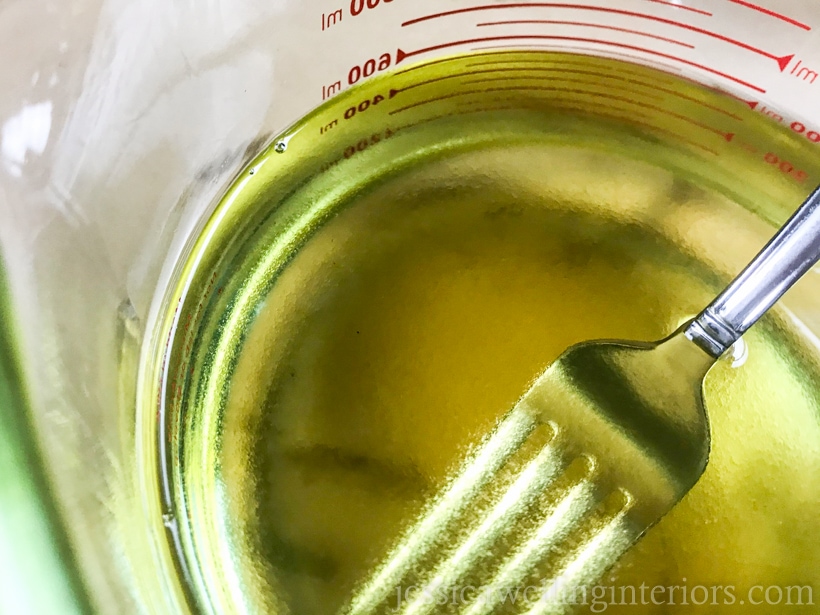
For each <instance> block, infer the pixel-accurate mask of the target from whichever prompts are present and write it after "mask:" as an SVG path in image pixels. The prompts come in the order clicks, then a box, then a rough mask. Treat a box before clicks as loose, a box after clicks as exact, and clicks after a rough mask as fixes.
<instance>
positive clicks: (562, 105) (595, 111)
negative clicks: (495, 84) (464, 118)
mask: <svg viewBox="0 0 820 615" xmlns="http://www.w3.org/2000/svg"><path fill="white" fill-rule="evenodd" d="M497 102H505V101H504V99H498V100H497ZM550 102H557V103H559V104H558V105H555V106H556V107H557V108H558V109H561V110H570V111H581V112H583V113H587V114H590V115H592V116H594V117H601V118H605V119H612V120H618V121H621V122H626V123H628V124H632V125H634V126H640V127H642V128H648V129H650V130H653V131H655V132H659V133H662V134H666V135H669V136H670V137H673V138H675V139H677V140H678V141H681V142H682V143H686V144H687V145H691V146H692V147H696V148H698V149H702V150H703V151H705V152H707V153H709V154H713V155H715V156H720V154H719V153H718V152H716V151H715V150H713V149H712V148H710V147H707V146H706V145H703V144H702V143H698V142H696V141H691V140H690V139H687V138H686V137H683V136H681V135H679V134H678V133H676V132H672V131H671V130H666V129H665V128H661V127H659V126H655V125H654V124H650V123H648V122H641V121H638V120H636V119H635V117H636V116H637V117H641V118H644V119H649V118H648V117H646V116H645V115H643V114H641V113H635V112H632V111H630V112H629V113H631V115H629V116H624V115H615V114H612V113H601V111H600V110H601V108H602V107H600V106H596V107H595V108H589V107H583V106H580V105H571V104H567V103H569V102H572V103H577V101H568V100H565V99H560V98H558V99H553V100H551V101H550ZM603 108H606V109H610V110H614V111H626V110H625V109H619V108H618V107H614V106H613V107H603ZM518 109H530V110H533V111H543V110H544V108H543V107H535V106H530V105H516V106H512V107H485V108H482V109H474V110H472V111H464V112H462V113H465V114H466V113H486V112H489V111H515V110H518ZM452 115H457V113H448V114H447V115H444V116H439V118H434V119H440V118H442V117H450V116H452ZM427 121H432V119H430V120H422V121H421V122H417V123H416V124H410V126H415V125H417V124H422V123H424V122H427Z"/></svg>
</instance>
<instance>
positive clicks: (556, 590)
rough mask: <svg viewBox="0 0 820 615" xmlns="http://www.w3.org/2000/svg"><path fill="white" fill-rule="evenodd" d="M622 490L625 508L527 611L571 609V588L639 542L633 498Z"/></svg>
mask: <svg viewBox="0 0 820 615" xmlns="http://www.w3.org/2000/svg"><path fill="white" fill-rule="evenodd" d="M621 494H622V495H623V496H624V501H625V502H624V505H623V508H621V510H620V511H618V513H617V514H616V515H615V516H614V518H613V519H611V520H610V521H609V522H608V523H607V524H606V525H605V526H604V527H602V528H601V529H599V530H598V531H597V532H595V534H594V535H593V536H592V537H591V538H590V539H589V540H588V541H587V542H586V543H585V544H584V545H583V547H581V549H580V550H579V551H577V552H576V554H575V556H574V557H572V558H571V560H570V561H569V562H567V563H566V564H565V565H564V569H563V570H562V571H561V573H559V575H558V576H557V577H555V578H554V579H553V580H552V582H551V583H550V584H549V585H547V586H546V587H545V588H544V591H543V593H542V595H541V598H540V599H539V600H538V602H536V603H535V605H534V606H533V607H532V608H531V609H530V610H528V611H527V612H526V614H525V615H564V614H565V613H567V612H569V611H570V610H571V609H572V607H573V606H574V604H572V603H568V601H567V600H566V594H567V588H568V589H569V590H574V589H575V588H579V587H586V586H587V585H589V584H590V583H594V582H595V580H596V579H598V578H600V577H601V576H603V574H604V573H605V572H606V571H607V569H609V567H610V566H612V564H614V563H615V562H616V561H617V560H618V559H619V558H620V557H621V555H623V554H624V553H625V552H626V550H627V549H629V547H630V546H631V545H632V544H633V543H634V542H635V540H636V539H637V538H638V536H639V535H640V531H639V530H638V529H637V528H636V526H634V525H633V524H632V523H631V522H630V520H629V518H628V517H627V512H628V511H629V508H630V507H631V505H632V499H631V497H630V496H629V494H627V493H626V492H625V491H623V490H621Z"/></svg>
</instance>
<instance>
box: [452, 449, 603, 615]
mask: <svg viewBox="0 0 820 615" xmlns="http://www.w3.org/2000/svg"><path fill="white" fill-rule="evenodd" d="M593 472H594V462H593V461H592V460H591V459H588V471H587V476H586V478H584V479H582V480H581V481H580V482H578V483H577V484H575V485H574V486H573V487H572V488H570V489H569V490H568V492H567V494H566V495H565V496H564V498H563V499H561V500H560V501H559V502H557V504H556V505H555V507H554V508H553V510H552V511H551V512H550V514H549V515H548V516H547V518H546V519H545V520H544V521H543V522H542V523H541V524H540V525H539V526H538V527H537V528H536V529H535V531H534V532H532V534H531V535H530V536H529V537H528V538H527V539H526V540H525V542H524V544H522V545H521V547H520V548H519V549H518V550H517V551H516V552H515V553H513V554H512V555H511V556H510V557H509V558H507V560H506V561H505V562H504V563H502V564H501V567H500V569H499V570H498V572H497V573H496V574H495V576H494V577H493V579H492V581H490V583H488V584H487V585H486V586H485V587H484V589H483V591H482V592H481V594H480V595H479V596H478V598H477V599H476V600H474V601H473V602H472V603H471V604H470V605H469V606H468V607H467V609H466V610H465V611H464V615H488V614H489V613H493V612H494V610H495V608H496V607H497V606H498V605H499V603H500V602H501V601H502V600H503V592H504V591H505V590H507V589H510V588H513V587H517V586H520V585H521V583H522V582H523V581H524V579H526V577H527V576H528V575H529V574H530V573H531V572H532V569H533V566H534V565H535V564H536V563H538V562H539V561H541V560H542V559H543V558H544V556H545V555H546V554H547V553H548V552H549V551H551V550H552V549H553V548H554V547H555V546H556V545H558V544H559V543H560V542H561V541H562V540H563V539H564V538H565V537H566V536H567V534H569V533H570V532H571V531H572V530H573V529H574V528H575V527H576V526H577V525H578V524H580V523H581V521H582V520H583V519H584V517H585V516H586V515H587V514H588V513H589V512H590V511H591V510H592V509H593V508H594V507H595V505H596V503H597V499H596V497H595V485H594V483H593V482H592V480H591V477H590V475H591V474H592V473H593Z"/></svg>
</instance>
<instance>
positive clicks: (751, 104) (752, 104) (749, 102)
mask: <svg viewBox="0 0 820 615" xmlns="http://www.w3.org/2000/svg"><path fill="white" fill-rule="evenodd" d="M743 102H745V103H746V104H747V105H749V109H751V110H752V111H754V110H755V109H757V104H758V103H757V101H756V100H744V101H743Z"/></svg>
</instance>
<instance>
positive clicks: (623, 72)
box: [467, 45, 672, 84]
mask: <svg viewBox="0 0 820 615" xmlns="http://www.w3.org/2000/svg"><path fill="white" fill-rule="evenodd" d="M511 46H512V45H511ZM525 47H527V46H526V45H525ZM567 49H571V48H570V47H562V48H561V51H566V50H567ZM585 51H589V50H585ZM510 53H513V54H520V53H521V52H520V51H498V52H495V53H492V54H475V55H494V56H500V55H506V54H510ZM536 53H544V54H546V53H548V52H543V51H539V52H536ZM555 53H556V54H558V55H569V54H564V53H561V52H555ZM613 55H618V54H613ZM626 57H631V58H632V59H633V60H634V58H633V57H632V56H626ZM541 63H542V61H541V60H528V59H526V58H524V59H519V60H498V61H496V62H478V63H475V64H467V66H470V67H479V68H484V67H487V66H504V65H508V64H518V65H522V64H541ZM555 64H556V66H573V65H580V66H584V67H586V66H589V63H588V62H584V61H582V60H579V61H577V62H569V61H567V60H561V61H560V62H556V63H555ZM632 64H635V62H634V61H633V62H632ZM601 68H606V69H607V70H608V71H609V72H610V73H617V74H621V75H630V76H633V77H645V76H646V73H642V72H639V71H637V70H630V69H628V68H624V67H623V66H609V65H607V66H605V67H601ZM665 68H666V69H667V70H668V69H669V67H668V66H667V67H665ZM664 76H665V75H664ZM664 76H661V75H658V76H657V79H658V80H659V81H661V83H670V84H671V83H672V81H669V80H667V79H664V78H663V77H664Z"/></svg>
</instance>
